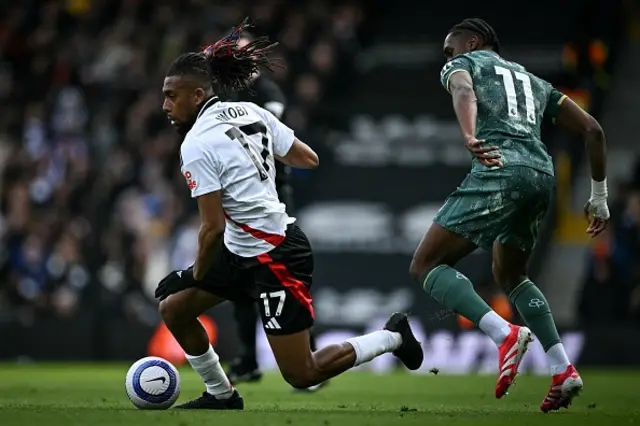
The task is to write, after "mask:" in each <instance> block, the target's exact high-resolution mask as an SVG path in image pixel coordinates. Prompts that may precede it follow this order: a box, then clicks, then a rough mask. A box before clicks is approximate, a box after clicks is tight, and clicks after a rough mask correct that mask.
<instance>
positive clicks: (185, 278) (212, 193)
mask: <svg viewBox="0 0 640 426" xmlns="http://www.w3.org/2000/svg"><path fill="white" fill-rule="evenodd" d="M246 26H247V24H246V20H245V22H244V23H243V24H242V25H240V26H239V27H237V28H236V29H235V30H234V31H233V32H232V33H231V34H230V35H228V36H227V37H225V38H223V39H222V40H220V41H218V42H217V43H215V44H214V45H211V46H208V47H206V48H205V49H204V50H203V51H202V52H196V53H186V54H183V55H181V56H179V57H178V58H177V59H176V60H175V61H174V62H173V63H172V64H171V66H170V68H169V71H168V72H167V76H166V78H165V80H164V87H163V92H164V96H165V100H164V104H163V109H164V111H165V112H166V114H167V116H168V117H169V120H170V121H171V124H172V125H173V126H174V127H175V128H176V130H177V131H178V132H179V133H180V134H181V135H183V136H184V141H183V142H182V146H181V149H180V153H181V155H180V156H181V158H180V160H181V161H180V162H181V171H182V174H183V176H184V178H185V180H186V183H187V186H188V188H189V189H190V191H191V196H192V197H193V198H195V199H196V200H197V203H198V209H199V212H200V219H201V225H200V231H199V236H198V254H197V258H196V260H195V263H194V264H193V266H192V267H190V268H189V269H187V270H183V271H173V272H171V273H170V274H169V275H167V276H166V277H165V278H164V279H163V280H162V281H161V282H160V283H159V285H158V288H157V289H156V297H157V298H158V299H159V300H160V306H159V309H160V314H161V316H162V318H163V320H164V322H165V324H166V325H167V327H168V328H169V330H170V331H171V333H172V334H173V335H174V337H175V338H176V340H177V341H178V342H179V343H180V345H181V346H182V348H183V349H184V351H185V353H186V357H187V360H188V361H189V363H190V364H191V366H192V367H193V369H194V370H195V371H196V372H197V373H198V374H199V375H200V377H201V378H202V380H203V381H204V383H205V386H206V391H205V392H204V393H203V394H202V396H201V397H199V398H197V399H195V400H193V401H190V402H187V403H186V404H183V405H181V406H179V407H178V408H187V409H214V410H215V409H218V410H225V409H235V410H241V409H243V408H244V401H243V399H242V397H241V396H240V395H239V393H238V391H237V390H235V389H234V388H233V386H232V385H231V383H230V382H229V380H228V378H227V376H226V375H225V373H224V371H223V370H222V367H221V366H220V362H219V358H218V355H217V354H216V353H215V351H214V350H213V348H212V346H211V345H210V344H209V340H208V338H207V334H206V332H205V329H204V328H203V327H202V325H201V324H200V322H199V321H198V319H197V318H198V316H199V315H200V314H202V313H203V312H204V311H206V310H207V309H209V308H211V307H213V306H215V305H217V304H219V303H222V302H223V301H225V300H231V301H239V300H258V301H259V306H260V314H261V317H262V323H263V326H264V329H265V333H266V335H267V339H268V341H269V344H270V346H271V349H272V350H273V353H274V356H275V358H276V361H277V363H278V367H279V368H280V372H281V373H282V376H283V377H284V379H285V380H286V381H287V382H288V383H289V384H291V385H292V386H293V387H295V388H307V387H309V386H314V385H317V384H319V383H321V382H323V381H325V380H327V379H329V378H331V377H334V376H336V375H338V374H340V373H342V372H344V371H346V370H348V369H350V368H352V367H354V366H357V365H360V364H362V363H365V362H368V361H371V360H372V359H374V358H375V357H377V356H379V355H382V354H384V353H393V354H394V355H396V356H397V357H398V358H399V359H400V361H402V363H403V364H404V365H405V366H406V367H407V368H409V369H410V370H416V369H418V368H419V367H420V365H421V364H422V360H423V356H424V355H423V351H422V348H421V346H420V344H419V342H418V341H417V340H416V338H415V336H414V335H413V332H412V331H411V327H410V326H409V322H408V320H407V316H406V315H405V314H401V313H394V314H393V315H392V316H391V317H390V319H389V321H388V322H387V324H386V326H385V329H383V330H378V331H375V332H373V333H370V334H367V335H364V336H360V337H356V338H352V339H348V340H347V341H346V342H344V343H342V344H338V345H331V346H328V347H325V348H322V349H320V350H318V351H316V352H313V351H312V350H311V348H310V345H309V329H310V328H311V326H312V325H313V322H314V313H313V307H312V304H311V296H310V294H309V288H310V286H311V283H312V273H313V253H312V251H311V246H310V244H309V241H308V240H307V237H306V235H305V234H304V232H303V231H302V229H300V228H299V227H298V226H297V225H296V224H295V218H292V217H289V216H288V215H287V213H286V211H285V207H284V205H283V204H282V203H280V202H279V201H278V194H277V192H276V187H275V166H274V161H275V160H278V161H282V162H283V163H285V164H287V165H289V166H292V167H299V168H315V167H317V166H318V156H317V155H316V154H315V152H313V150H312V149H311V148H309V146H307V145H306V144H304V143H303V142H301V141H300V140H299V139H297V138H296V137H295V135H294V132H293V130H291V129H290V128H288V127H287V126H285V125H284V124H283V123H281V122H280V121H279V120H278V119H276V118H275V117H274V116H273V115H272V114H271V113H270V112H268V111H266V110H264V109H262V108H260V107H258V106H257V105H255V104H253V103H250V102H221V101H220V100H219V99H218V98H217V97H216V96H215V94H214V92H213V89H212V83H213V82H215V83H216V84H217V87H220V88H221V89H223V90H242V89H245V88H247V86H248V85H249V84H251V76H252V75H253V74H254V73H255V72H256V71H257V70H258V67H261V66H262V67H264V68H267V69H270V68H269V67H270V64H271V61H270V60H269V58H268V57H267V53H268V51H269V49H270V48H271V47H273V46H275V43H271V42H270V41H269V40H268V39H267V38H266V37H261V38H257V39H255V40H253V41H252V42H250V43H249V44H247V45H245V46H243V47H239V46H238V39H239V37H240V34H241V32H242V30H243V29H244V28H246Z"/></svg>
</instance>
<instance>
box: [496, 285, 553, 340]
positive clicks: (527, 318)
mask: <svg viewBox="0 0 640 426" xmlns="http://www.w3.org/2000/svg"><path fill="white" fill-rule="evenodd" d="M508 296H509V299H511V303H513V304H514V306H515V307H516V308H517V309H518V312H520V316H521V317H522V319H523V320H524V322H525V324H527V327H529V328H530V329H531V331H532V332H533V334H535V335H536V337H537V338H538V340H540V344H541V345H542V349H544V351H545V352H546V351H547V349H549V348H550V347H551V346H553V345H555V344H556V343H560V336H558V330H557V329H556V324H555V322H554V321H553V315H551V309H550V308H549V302H547V299H546V298H545V297H544V294H542V292H541V291H540V289H539V288H538V287H536V285H535V284H534V283H532V282H531V281H530V280H529V279H528V278H526V277H523V280H522V282H521V283H520V284H519V285H517V286H515V287H514V288H513V289H511V290H509V292H508Z"/></svg>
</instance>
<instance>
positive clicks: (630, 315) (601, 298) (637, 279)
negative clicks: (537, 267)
mask: <svg viewBox="0 0 640 426" xmlns="http://www.w3.org/2000/svg"><path fill="white" fill-rule="evenodd" d="M610 204H611V206H610V207H611V223H610V225H609V227H608V229H607V230H606V231H605V233H604V234H603V236H602V237H600V238H598V240H597V241H596V242H595V243H594V244H593V246H592V250H591V251H590V253H589V257H590V259H589V262H588V263H587V264H588V271H587V276H586V280H585V283H584V287H583V290H582V294H581V300H580V304H579V315H580V319H581V321H582V322H583V323H594V324H597V323H600V324H603V323H605V324H606V323H607V322H618V321H635V322H639V321H640V158H639V159H638V161H637V162H636V166H635V170H634V172H633V174H632V176H631V177H630V178H629V180H628V181H627V182H622V183H621V185H620V186H619V188H618V190H617V196H616V199H615V200H614V201H613V202H611V203H610Z"/></svg>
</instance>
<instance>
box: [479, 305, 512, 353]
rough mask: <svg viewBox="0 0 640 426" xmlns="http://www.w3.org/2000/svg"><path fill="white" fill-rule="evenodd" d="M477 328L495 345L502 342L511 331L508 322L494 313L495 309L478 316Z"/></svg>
mask: <svg viewBox="0 0 640 426" xmlns="http://www.w3.org/2000/svg"><path fill="white" fill-rule="evenodd" d="M478 328H480V330H482V331H483V332H484V334H486V335H487V336H489V337H490V338H491V340H493V341H494V342H495V344H496V345H499V344H501V343H502V342H504V339H506V338H507V336H508V335H509V333H511V327H510V324H509V323H508V322H507V321H506V320H505V319H504V318H502V317H501V316H500V315H498V314H496V313H495V311H489V312H487V313H486V314H484V316H483V317H482V318H480V322H479V323H478Z"/></svg>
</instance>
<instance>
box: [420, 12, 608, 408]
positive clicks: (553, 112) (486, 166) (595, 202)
mask: <svg viewBox="0 0 640 426" xmlns="http://www.w3.org/2000/svg"><path fill="white" fill-rule="evenodd" d="M499 52H500V44H499V42H498V37H497V35H496V32H495V31H494V30H493V28H491V26H489V25H488V24H487V23H486V22H485V21H483V20H482V19H477V18H471V19H465V20H464V21H462V22H461V23H460V24H458V25H456V26H454V27H453V28H452V29H451V31H450V32H449V33H448V35H447V37H446V39H445V42H444V55H445V57H446V59H447V63H446V64H445V65H444V67H443V68H442V73H441V76H440V78H441V81H442V84H443V86H444V87H445V89H447V91H448V92H449V93H450V94H451V96H452V98H453V107H454V110H455V113H456V116H457V118H458V122H459V124H460V127H461V129H462V133H463V136H464V139H465V144H466V147H467V148H468V149H469V151H470V152H471V154H472V155H473V162H472V169H471V173H469V175H468V176H467V178H466V179H465V180H464V181H463V182H462V184H461V185H460V186H459V187H458V189H456V190H455V191H454V192H453V193H452V194H451V195H450V196H449V197H448V198H447V200H446V201H445V203H444V205H443V206H442V208H441V209H440V211H439V212H438V214H437V215H436V217H435V219H434V223H433V225H432V226H431V228H430V229H429V230H428V231H427V233H426V235H425V236H424V238H423V239H422V241H421V242H420V245H419V246H418V248H417V249H416V252H415V254H414V257H413V260H412V262H411V268H410V272H411V275H412V276H413V277H414V278H415V279H416V280H418V281H419V282H420V284H421V285H422V287H423V288H424V290H425V291H426V292H427V293H428V294H430V295H431V296H432V297H433V298H435V299H436V300H438V301H439V302H440V303H442V304H444V305H445V306H446V307H447V308H449V309H451V310H453V311H455V312H457V313H459V314H461V315H463V316H465V317H466V318H468V319H469V320H471V321H473V323H474V324H475V325H476V326H477V327H478V328H480V329H481V330H482V331H483V332H485V333H486V334H487V335H488V336H489V337H490V338H491V339H492V340H493V341H494V342H495V343H496V345H497V346H498V349H499V350H498V352H499V375H498V381H497V384H496V392H495V393H496V397H497V398H501V397H502V396H504V395H505V394H506V393H507V390H508V389H509V387H510V386H511V384H513V380H514V377H515V376H516V374H517V372H518V367H519V364H520V360H521V359H522V356H523V355H524V353H525V352H526V350H527V345H528V343H529V342H530V341H531V337H532V332H533V334H535V336H536V337H537V338H538V340H539V341H540V343H541V344H542V347H543V349H544V350H545V353H546V356H547V360H548V363H549V367H550V372H551V376H552V384H551V389H550V390H549V393H548V394H547V396H546V398H545V399H544V400H543V402H542V405H541V407H540V409H541V410H542V411H543V412H548V411H551V410H558V409H559V408H560V407H565V408H568V406H569V405H570V403H571V401H572V399H573V397H575V396H577V395H578V394H579V393H580V391H581V390H582V386H583V382H582V379H581V378H580V376H579V374H578V372H577V371H576V369H575V368H574V366H573V365H572V364H571V362H570V361H569V359H568V357H567V354H566V352H565V350H564V347H563V345H562V342H561V341H560V337H559V336H558V331H557V329H556V326H555V323H554V320H553V316H552V315H551V311H550V308H549V304H548V302H547V300H546V298H545V297H544V295H543V294H542V292H541V291H540V290H539V289H538V288H537V287H536V285H535V284H534V283H533V282H532V281H531V280H529V278H528V277H527V264H528V261H529V257H530V254H531V251H532V250H533V248H534V245H535V242H536V238H537V234H538V228H539V226H540V223H541V221H542V219H543V217H544V215H545V214H546V213H547V210H548V209H549V206H550V203H551V198H552V196H553V193H554V190H555V179H554V171H553V162H552V159H551V157H550V156H549V155H548V154H547V150H546V148H545V146H544V144H543V142H542V140H541V130H540V126H541V123H542V120H543V117H550V118H552V119H553V120H554V121H555V123H556V124H559V125H561V126H563V127H565V128H567V129H568V130H570V131H574V132H578V133H580V134H582V135H583V136H584V140H585V144H586V148H587V151H588V156H589V162H590V166H591V176H592V186H591V197H590V198H589V201H588V202H587V204H586V205H585V213H586V215H587V219H588V221H589V226H588V228H587V233H589V234H590V235H591V236H592V237H595V236H596V235H598V234H599V233H600V232H602V231H603V230H604V228H605V227H606V225H607V221H608V219H609V209H608V206H607V183H606V170H605V163H606V161H605V160H606V144H605V138H604V133H603V131H602V128H601V127H600V125H599V124H598V122H597V121H596V120H595V119H594V118H593V117H592V116H590V115H589V114H588V113H586V112H585V111H584V110H582V109H581V108H580V107H579V106H578V105H576V104H575V103H574V102H573V101H572V100H571V99H569V98H567V97H566V96H564V95H563V94H562V93H560V92H559V91H557V90H556V89H555V88H553V86H551V84H549V83H548V82H546V81H544V80H542V79H540V78H538V77H536V76H535V75H533V74H531V73H529V72H527V70H526V69H525V68H524V67H523V66H521V65H519V64H517V63H514V62H509V61H507V60H505V59H503V58H502V57H501V56H500V55H499ZM477 247H481V248H484V249H487V250H490V249H492V250H493V274H494V278H495V280H496V282H497V283H498V284H499V285H500V286H501V287H502V288H503V289H504V290H505V292H506V293H507V295H508V296H509V298H510V300H511V302H512V303H513V304H514V305H515V307H516V308H517V309H518V311H519V313H520V316H521V317H522V319H523V320H524V322H525V323H526V325H527V327H519V326H516V325H513V324H510V323H508V322H507V321H505V320H504V319H502V318H501V317H500V316H499V315H498V314H496V313H495V312H494V311H493V310H492V309H491V308H490V307H489V306H488V305H487V304H486V303H485V302H484V301H483V300H482V299H481V298H480V297H479V296H478V294H477V293H476V292H475V291H474V289H473V285H472V284H471V282H470V281H469V280H468V278H467V277H465V276H464V275H463V274H461V273H460V272H458V271H457V270H456V269H454V267H455V264H456V263H457V262H458V261H459V260H460V259H462V258H463V257H465V256H467V255H468V254H470V253H471V252H472V251H474V250H475V249H476V248H477Z"/></svg>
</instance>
